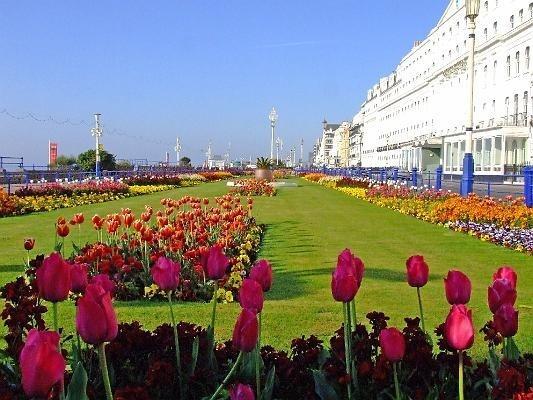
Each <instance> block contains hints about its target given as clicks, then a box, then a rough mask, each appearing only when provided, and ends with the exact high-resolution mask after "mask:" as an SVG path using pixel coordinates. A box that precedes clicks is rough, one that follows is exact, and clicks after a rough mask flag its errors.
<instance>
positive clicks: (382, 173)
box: [379, 168, 387, 182]
mask: <svg viewBox="0 0 533 400" xmlns="http://www.w3.org/2000/svg"><path fill="white" fill-rule="evenodd" d="M379 175H380V177H379V180H380V181H381V182H385V181H386V180H387V172H386V171H385V168H381V170H380V174H379Z"/></svg>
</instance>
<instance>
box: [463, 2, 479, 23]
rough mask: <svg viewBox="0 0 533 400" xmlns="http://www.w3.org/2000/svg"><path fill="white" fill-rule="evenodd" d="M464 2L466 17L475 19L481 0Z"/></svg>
mask: <svg viewBox="0 0 533 400" xmlns="http://www.w3.org/2000/svg"><path fill="white" fill-rule="evenodd" d="M465 2H466V4H465V6H466V17H467V18H470V19H476V18H477V16H478V15H479V7H480V5H481V0H465Z"/></svg>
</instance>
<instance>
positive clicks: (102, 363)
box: [98, 343, 113, 400]
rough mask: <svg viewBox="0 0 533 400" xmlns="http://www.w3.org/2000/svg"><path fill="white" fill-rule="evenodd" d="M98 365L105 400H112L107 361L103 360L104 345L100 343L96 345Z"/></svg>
mask: <svg viewBox="0 0 533 400" xmlns="http://www.w3.org/2000/svg"><path fill="white" fill-rule="evenodd" d="M98 364H100V371H102V380H103V382H104V388H105V395H106V399H107V400H113V393H112V392H111V383H110V382H109V371H108V370H107V360H106V358H105V343H100V344H99V345H98Z"/></svg>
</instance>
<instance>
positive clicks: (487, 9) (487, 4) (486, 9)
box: [485, 1, 489, 12]
mask: <svg viewBox="0 0 533 400" xmlns="http://www.w3.org/2000/svg"><path fill="white" fill-rule="evenodd" d="M485 11H487V12H488V11H489V2H488V1H486V2H485Z"/></svg>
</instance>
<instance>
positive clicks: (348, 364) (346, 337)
mask: <svg viewBox="0 0 533 400" xmlns="http://www.w3.org/2000/svg"><path fill="white" fill-rule="evenodd" d="M342 307H343V311H344V357H345V362H346V373H347V374H348V376H349V377H350V380H349V381H348V384H347V385H346V386H347V390H348V399H351V398H352V384H351V379H352V374H351V365H352V363H351V360H350V357H351V349H350V342H349V340H350V339H349V337H350V332H349V331H348V329H349V328H348V325H349V324H348V319H349V318H350V314H349V311H348V310H349V309H350V308H349V307H350V306H349V304H348V303H342Z"/></svg>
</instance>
